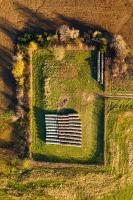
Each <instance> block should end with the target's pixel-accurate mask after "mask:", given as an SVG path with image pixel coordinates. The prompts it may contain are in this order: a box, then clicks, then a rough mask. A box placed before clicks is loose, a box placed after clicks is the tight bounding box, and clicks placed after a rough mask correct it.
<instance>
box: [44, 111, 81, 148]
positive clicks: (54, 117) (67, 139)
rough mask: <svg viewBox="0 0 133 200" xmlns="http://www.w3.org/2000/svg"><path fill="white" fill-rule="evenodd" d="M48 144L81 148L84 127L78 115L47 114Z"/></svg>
mask: <svg viewBox="0 0 133 200" xmlns="http://www.w3.org/2000/svg"><path fill="white" fill-rule="evenodd" d="M45 123H46V143H47V144H62V145H63V144H64V145H74V146H81V143H82V126H81V122H80V117H79V115H78V114H67V115H59V114H46V115H45Z"/></svg>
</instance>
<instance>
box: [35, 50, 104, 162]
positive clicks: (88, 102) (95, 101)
mask: <svg viewBox="0 0 133 200" xmlns="http://www.w3.org/2000/svg"><path fill="white" fill-rule="evenodd" d="M91 55H92V54H91V52H87V51H67V52H66V54H65V57H64V59H63V60H61V61H57V60H56V59H55V57H54V55H53V52H50V51H48V50H43V51H39V52H36V53H35V54H34V56H33V112H32V117H33V127H32V129H33V132H32V136H33V141H32V153H33V157H34V159H38V160H45V161H58V162H64V161H65V162H81V163H99V162H103V146H104V145H103V121H104V114H103V112H104V109H103V107H104V101H103V99H102V98H101V97H99V96H98V95H94V93H99V94H101V93H102V92H103V91H102V87H101V86H100V85H99V84H98V83H97V81H96V80H95V79H94V77H93V72H94V68H93V69H92V67H93V66H94V65H93V61H92V60H91V59H92V56H91ZM64 108H65V109H66V110H73V111H75V112H78V113H79V115H80V118H81V122H82V147H81V148H80V147H72V146H62V145H48V144H46V143H45V134H46V133H45V113H46V112H47V113H56V112H57V110H61V109H64Z"/></svg>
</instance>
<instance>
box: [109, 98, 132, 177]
mask: <svg viewBox="0 0 133 200" xmlns="http://www.w3.org/2000/svg"><path fill="white" fill-rule="evenodd" d="M132 110H133V100H132V99H121V100H120V99H118V100H117V99H116V100H112V99H111V100H110V99H108V100H107V101H106V162H107V163H108V164H109V165H111V166H112V167H113V168H114V169H115V170H116V171H117V172H118V173H122V174H123V173H126V172H128V170H129V169H130V166H129V155H130V154H132V152H131V149H133V142H132V141H133V123H132V122H133V111H132ZM129 143H130V145H131V149H130V148H129Z"/></svg>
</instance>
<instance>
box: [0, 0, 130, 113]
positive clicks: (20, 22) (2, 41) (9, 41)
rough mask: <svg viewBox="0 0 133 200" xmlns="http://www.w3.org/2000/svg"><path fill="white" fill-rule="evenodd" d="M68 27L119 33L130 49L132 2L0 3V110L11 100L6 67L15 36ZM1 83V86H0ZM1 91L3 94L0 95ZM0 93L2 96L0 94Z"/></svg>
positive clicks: (38, 0)
mask: <svg viewBox="0 0 133 200" xmlns="http://www.w3.org/2000/svg"><path fill="white" fill-rule="evenodd" d="M60 24H69V25H70V26H74V27H76V28H79V29H81V30H87V29H88V28H89V27H90V26H91V27H92V26H93V27H96V28H99V29H103V30H106V31H108V32H111V33H120V34H122V36H123V37H124V38H125V40H126V42H127V43H128V44H129V46H130V47H131V48H132V46H133V36H132V33H131V31H132V30H133V1H132V0H129V1H128V0H117V1H116V0H82V1H81V0H71V1H70V0H18V1H17V0H0V66H2V69H3V70H2V76H1V80H2V81H1V82H0V107H1V108H2V109H4V108H7V107H8V106H9V105H10V102H11V101H12V102H13V101H14V99H13V98H12V96H13V95H12V94H13V92H14V91H13V88H14V80H13V78H12V76H11V73H10V70H9V69H8V66H11V65H12V55H13V52H14V45H15V42H16V39H17V36H18V34H20V33H21V32H24V31H25V30H32V31H37V32H38V31H39V30H41V31H43V30H55V29H56V27H58V26H59V25H60ZM1 83H2V84H1ZM3 91H4V92H3ZM1 92H2V93H1Z"/></svg>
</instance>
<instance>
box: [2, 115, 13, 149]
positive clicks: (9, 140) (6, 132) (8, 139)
mask: <svg viewBox="0 0 133 200" xmlns="http://www.w3.org/2000/svg"><path fill="white" fill-rule="evenodd" d="M12 116H13V113H12V112H5V113H3V114H1V115H0V147H10V146H11V145H12V144H13V140H14V136H13V125H12Z"/></svg>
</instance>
